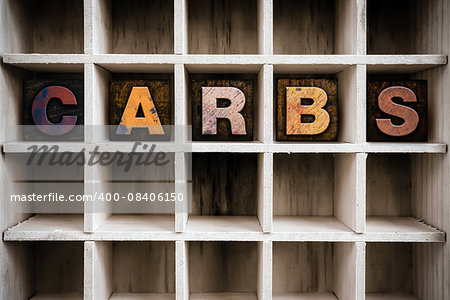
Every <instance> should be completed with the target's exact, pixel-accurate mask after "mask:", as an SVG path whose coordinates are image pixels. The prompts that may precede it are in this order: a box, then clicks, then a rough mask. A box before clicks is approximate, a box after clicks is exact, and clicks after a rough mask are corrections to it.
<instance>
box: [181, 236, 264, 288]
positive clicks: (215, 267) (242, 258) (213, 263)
mask: <svg viewBox="0 0 450 300" xmlns="http://www.w3.org/2000/svg"><path fill="white" fill-rule="evenodd" d="M257 259H258V245H257V243H255V242H189V287H190V291H191V292H192V293H199V292H203V293H208V292H209V293H214V292H216V293H220V292H235V293H237V292H256V286H257V274H258V268H257V266H258V262H257Z"/></svg>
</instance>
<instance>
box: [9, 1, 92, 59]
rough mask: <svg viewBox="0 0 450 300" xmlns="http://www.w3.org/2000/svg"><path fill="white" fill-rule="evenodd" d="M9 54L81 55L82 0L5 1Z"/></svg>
mask: <svg viewBox="0 0 450 300" xmlns="http://www.w3.org/2000/svg"><path fill="white" fill-rule="evenodd" d="M4 13H5V15H6V16H8V19H9V25H10V26H8V27H9V28H10V29H11V32H10V38H9V39H10V40H11V41H14V42H13V43H12V44H11V45H10V46H9V51H10V52H19V53H83V52H84V43H83V37H84V26H83V15H84V13H83V0H67V1H58V0H19V1H17V0H7V1H5V12H4Z"/></svg>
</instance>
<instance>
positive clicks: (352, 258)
mask: <svg viewBox="0 0 450 300" xmlns="http://www.w3.org/2000/svg"><path fill="white" fill-rule="evenodd" d="M362 246H363V245H362ZM359 251H362V250H361V245H360V244H359V243H335V244H334V253H333V255H334V257H333V259H334V261H333V271H334V274H333V275H334V276H333V288H334V292H335V294H336V296H337V298H338V299H349V300H350V299H352V300H356V299H362V298H361V296H363V297H364V294H362V295H361V294H359V293H358V288H359V287H358V285H359V284H360V281H361V280H363V278H360V277H359V276H358V275H361V274H359V273H358V265H357V262H358V252H359ZM363 257H364V256H363ZM362 290H363V291H364V288H363V289H362Z"/></svg>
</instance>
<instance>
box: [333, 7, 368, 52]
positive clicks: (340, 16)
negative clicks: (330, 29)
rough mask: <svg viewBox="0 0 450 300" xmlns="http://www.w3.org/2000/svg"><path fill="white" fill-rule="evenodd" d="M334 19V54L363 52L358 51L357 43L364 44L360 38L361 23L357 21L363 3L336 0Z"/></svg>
mask: <svg viewBox="0 0 450 300" xmlns="http://www.w3.org/2000/svg"><path fill="white" fill-rule="evenodd" d="M335 3H336V8H335V9H336V19H335V22H334V34H335V45H334V52H335V53H336V54H365V53H362V52H360V50H361V49H360V48H359V45H360V44H364V42H365V39H364V40H360V39H361V36H360V35H361V32H360V31H361V29H360V27H361V26H362V24H361V23H360V22H359V19H360V14H359V10H360V9H361V6H362V4H363V1H360V0H341V1H336V2H335Z"/></svg>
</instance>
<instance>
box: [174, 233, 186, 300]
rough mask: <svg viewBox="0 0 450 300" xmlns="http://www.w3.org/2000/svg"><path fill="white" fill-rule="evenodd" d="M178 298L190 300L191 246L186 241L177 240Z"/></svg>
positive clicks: (177, 299) (176, 271) (176, 274)
mask: <svg viewBox="0 0 450 300" xmlns="http://www.w3.org/2000/svg"><path fill="white" fill-rule="evenodd" d="M175 261H176V264H175V276H176V279H175V284H176V294H175V295H176V300H189V246H188V244H187V242H185V241H176V242H175Z"/></svg>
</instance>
